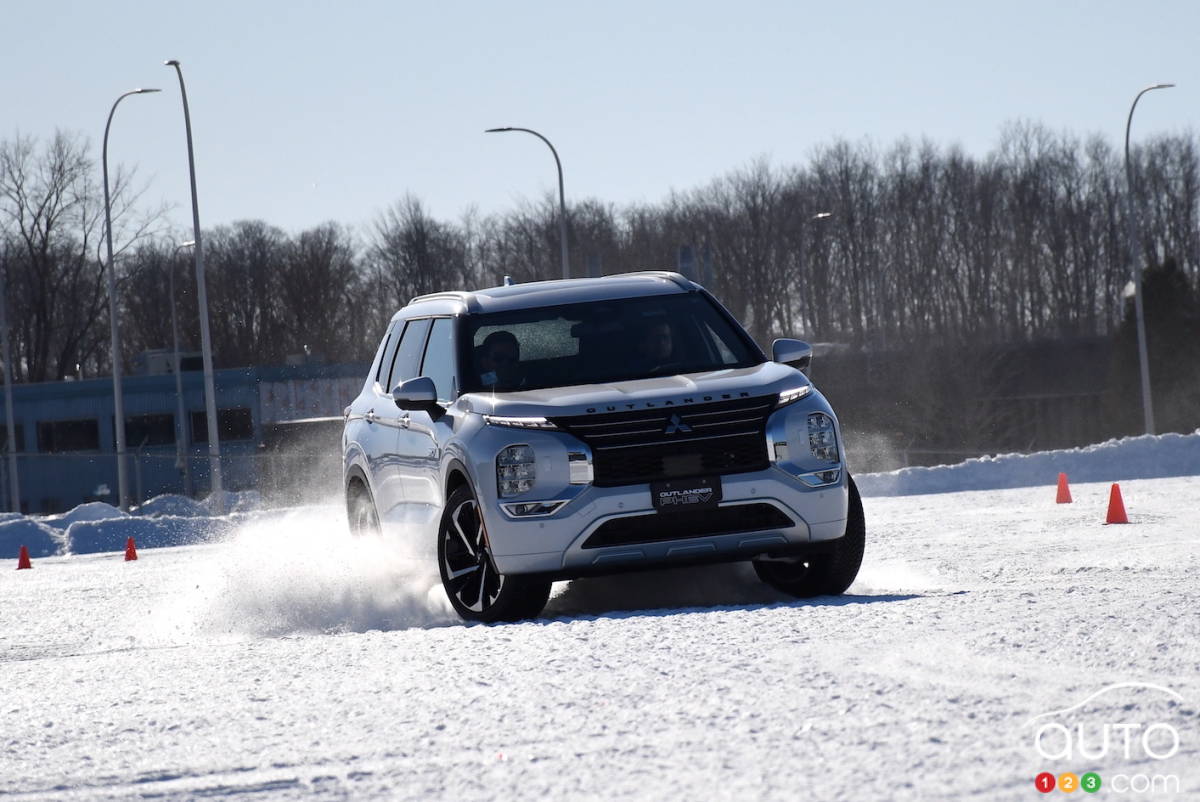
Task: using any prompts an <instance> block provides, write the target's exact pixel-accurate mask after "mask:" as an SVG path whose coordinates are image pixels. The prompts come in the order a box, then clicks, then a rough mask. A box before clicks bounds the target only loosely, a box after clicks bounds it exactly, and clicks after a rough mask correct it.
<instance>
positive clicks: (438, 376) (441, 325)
mask: <svg viewBox="0 0 1200 802" xmlns="http://www.w3.org/2000/svg"><path fill="white" fill-rule="evenodd" d="M455 353H456V352H455V350H454V319H453V318H449V317H439V318H438V319H436V320H434V321H433V329H432V330H431V331H430V333H429V344H428V345H426V346H425V359H424V360H422V362H421V372H420V374H419V375H421V376H428V377H429V378H431V379H433V384H434V386H435V387H437V397H438V400H439V401H444V402H446V403H449V402H450V401H451V400H452V399H453V398H454V393H455V391H456V390H457V386H456V384H455V381H454V373H455V370H454V362H455Z"/></svg>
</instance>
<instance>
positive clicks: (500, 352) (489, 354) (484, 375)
mask: <svg viewBox="0 0 1200 802" xmlns="http://www.w3.org/2000/svg"><path fill="white" fill-rule="evenodd" d="M479 381H480V383H481V384H483V386H484V387H490V388H492V389H497V390H498V389H508V388H513V387H517V386H519V385H520V384H521V344H520V343H519V342H517V338H516V336H514V335H513V333H512V332H511V331H503V330H501V331H493V332H492V333H491V334H489V335H488V336H487V337H485V338H484V340H483V345H481V346H479Z"/></svg>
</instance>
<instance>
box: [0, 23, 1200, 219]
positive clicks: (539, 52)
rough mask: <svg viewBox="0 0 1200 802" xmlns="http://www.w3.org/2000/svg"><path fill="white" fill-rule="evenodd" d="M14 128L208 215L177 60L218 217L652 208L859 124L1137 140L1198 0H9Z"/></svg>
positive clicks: (176, 207)
mask: <svg viewBox="0 0 1200 802" xmlns="http://www.w3.org/2000/svg"><path fill="white" fill-rule="evenodd" d="M0 9H2V13H3V26H2V27H3V28H4V30H5V34H4V48H3V50H2V51H0V66H2V69H0V97H2V98H3V106H2V109H3V111H2V112H0V138H5V139H8V138H11V137H12V136H14V135H15V134H16V133H17V132H20V133H22V134H27V135H34V136H37V137H40V138H46V137H49V136H51V135H52V134H53V132H54V130H55V129H56V128H60V129H65V130H70V131H80V132H82V133H83V134H85V135H86V136H88V137H90V138H91V140H92V142H93V145H94V150H95V154H96V156H97V159H98V158H99V152H100V141H101V138H102V135H103V131H104V121H105V118H106V116H107V114H108V109H109V107H110V106H111V104H112V102H113V100H114V99H115V98H116V97H117V96H118V95H119V94H120V93H121V92H123V91H125V90H127V89H131V88H133V87H136V86H158V87H161V88H163V89H164V91H163V92H162V93H161V94H158V95H147V96H140V97H131V98H128V99H126V100H125V101H123V103H122V104H121V107H120V109H119V110H118V112H117V115H116V118H115V119H114V122H113V129H112V133H111V135H110V141H109V158H110V167H111V166H113V165H115V164H117V163H122V164H126V165H136V166H137V168H138V171H139V175H140V176H141V178H143V179H146V180H149V181H150V182H151V183H150V187H149V191H148V194H147V196H146V198H147V200H149V201H162V202H165V203H167V204H169V205H171V206H172V207H173V209H172V211H171V219H172V220H173V221H175V222H177V223H178V224H179V225H180V226H183V225H185V224H187V223H189V222H190V208H189V206H188V183H187V170H186V167H187V161H186V158H187V157H186V149H185V142H184V136H183V116H182V110H181V106H180V101H179V93H178V86H177V83H176V82H175V77H174V72H173V71H172V70H169V69H168V68H166V67H163V66H162V61H163V60H164V59H167V58H177V59H179V60H180V61H181V62H182V63H183V68H184V77H185V79H186V80H187V84H188V95H189V100H190V102H191V110H192V121H193V128H194V136H195V144H196V160H197V169H198V174H199V175H198V185H199V192H200V212H201V221H202V223H203V224H204V225H205V226H212V225H217V224H222V223H228V222H231V221H233V220H238V219H245V218H261V219H264V220H267V221H268V222H270V223H274V224H276V225H279V226H281V227H282V228H284V229H286V230H288V231H298V230H300V229H303V228H305V227H307V226H311V225H314V224H317V223H320V222H324V221H326V220H335V221H337V222H340V223H347V224H350V225H353V226H356V227H358V228H359V229H360V230H361V229H364V228H366V227H367V226H368V225H369V224H370V222H371V221H372V220H374V219H375V218H376V217H377V216H378V214H379V213H380V212H381V211H382V210H383V209H384V208H385V207H386V206H388V205H389V204H391V203H393V202H394V201H395V200H397V199H398V198H400V197H401V196H402V195H403V194H404V193H405V192H412V193H414V194H415V195H417V196H418V197H419V198H421V199H422V200H423V201H425V203H426V204H427V206H428V207H429V209H430V210H431V211H432V212H433V213H434V214H435V215H437V216H438V217H440V218H443V219H449V218H456V217H457V216H458V215H459V214H460V213H461V212H462V211H463V210H465V209H467V208H468V207H471V206H474V207H477V208H478V209H479V210H480V211H481V212H483V213H489V212H496V211H503V210H506V209H509V208H512V207H513V206H515V205H517V204H519V203H521V202H522V201H523V200H527V199H539V198H541V197H542V195H543V194H544V193H546V192H549V191H551V190H553V189H555V187H556V179H555V173H554V164H553V160H552V159H551V157H550V154H549V152H548V151H547V150H546V149H545V146H544V145H542V144H541V143H540V142H538V141H537V140H536V139H534V138H533V137H530V136H527V135H524V134H491V135H484V134H483V133H482V131H483V129H485V128H489V127H495V126H504V125H513V126H524V127H528V128H534V129H537V130H539V131H541V132H542V133H543V134H545V135H546V136H547V137H549V138H550V139H551V140H552V141H553V142H554V144H555V146H556V147H557V148H558V151H559V153H560V155H561V157H562V160H563V166H564V171H565V176H566V191H567V196H568V200H571V199H578V198H582V197H594V198H599V199H601V200H603V201H606V202H612V203H616V204H624V203H629V202H655V201H658V200H661V199H662V198H664V197H665V196H666V195H667V194H668V193H669V192H670V191H671V190H672V189H679V190H686V189H690V188H693V187H696V186H699V185H702V184H703V183H705V182H707V181H708V180H710V179H711V178H714V177H716V176H717V175H720V174H722V173H724V172H726V171H728V170H730V169H733V168H736V167H739V166H741V165H744V164H746V163H747V162H749V161H750V160H752V159H754V158H755V157H758V156H766V157H768V158H769V159H771V160H772V161H773V162H775V163H777V164H795V163H803V162H805V161H806V160H807V159H808V158H809V157H810V156H811V154H812V152H813V150H814V148H816V147H819V146H821V145H823V144H828V143H830V142H832V141H833V140H834V139H835V138H838V137H842V138H846V139H850V140H854V141H858V140H863V139H868V140H870V141H872V142H874V143H876V144H878V145H881V146H886V145H889V144H891V143H892V142H894V141H896V140H897V139H899V138H901V137H904V136H909V137H913V138H919V137H922V136H924V137H928V138H929V139H931V140H933V141H934V142H937V143H940V144H950V143H958V144H960V145H962V146H963V147H964V148H965V149H966V150H968V151H969V152H972V153H976V154H983V153H985V152H987V151H988V150H989V149H990V148H991V147H992V146H993V144H994V143H995V142H996V140H997V137H998V136H999V132H1000V129H1001V127H1002V125H1003V124H1004V123H1005V122H1006V121H1012V120H1018V119H1028V120H1035V121H1040V122H1043V123H1045V124H1046V125H1048V126H1050V127H1051V128H1053V129H1070V130H1071V131H1074V132H1076V133H1080V134H1088V133H1093V132H1095V133H1101V134H1104V135H1106V136H1107V137H1109V139H1110V140H1111V141H1112V142H1113V143H1115V144H1119V143H1120V141H1121V138H1122V137H1123V135H1124V124H1125V115H1126V113H1127V112H1128V108H1129V103H1130V102H1131V101H1132V99H1133V96H1134V95H1135V94H1136V93H1137V91H1138V90H1139V89H1141V88H1142V87H1143V86H1145V85H1147V84H1150V83H1155V82H1159V81H1171V82H1175V83H1177V84H1179V86H1178V87H1177V88H1175V89H1171V90H1168V91H1164V92H1155V93H1152V94H1150V95H1147V96H1146V97H1144V98H1143V99H1142V102H1141V103H1140V104H1139V106H1138V112H1137V116H1136V118H1135V120H1134V139H1135V141H1136V140H1137V139H1138V138H1139V137H1144V136H1147V135H1151V134H1154V133H1163V132H1182V131H1185V130H1191V129H1193V128H1194V127H1195V125H1196V112H1197V109H1200V105H1198V103H1197V101H1198V100H1200V76H1198V75H1197V74H1196V73H1197V66H1196V65H1197V62H1196V57H1195V54H1196V53H1197V52H1198V51H1200V47H1198V45H1200V4H1196V3H1191V2H1174V3H1167V2H1141V3H1133V2H1128V0H1127V1H1126V2H1085V1H1083V0H1074V1H1073V2H1049V0H1043V1H1042V2H1025V0H1020V1H1019V2H1004V3H989V4H986V5H985V4H979V3H968V2H961V1H960V2H954V3H951V2H946V3H943V2H937V3H904V4H902V3H885V2H870V3H841V4H838V3H829V2H790V3H789V2H743V3H736V4H735V3H710V2H695V1H694V0H693V1H692V2H672V3H648V2H643V3H635V2H623V1H616V2H611V1H610V2H605V3H590V4H584V3H567V2H561V0H560V2H518V1H516V0H513V2H506V3H487V4H485V3H471V2H458V3H428V2H424V3H414V2H390V3H388V2H345V3H337V4H335V3H315V2H288V3H281V2H280V3H276V2H258V3H249V2H245V1H244V0H243V2H226V1H225V0H207V1H206V2H204V3H172V2H158V3H139V2H132V1H131V0H112V1H111V2H106V3H94V2H76V1H74V0H71V1H69V2H55V3H37V4H35V3H31V2H23V3H20V4H17V3H13V2H11V0H2V1H0Z"/></svg>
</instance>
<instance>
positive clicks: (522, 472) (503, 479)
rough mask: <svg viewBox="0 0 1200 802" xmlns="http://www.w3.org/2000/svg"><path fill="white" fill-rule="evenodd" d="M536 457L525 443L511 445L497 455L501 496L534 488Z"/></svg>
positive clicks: (498, 483) (498, 484) (497, 477)
mask: <svg viewBox="0 0 1200 802" xmlns="http://www.w3.org/2000/svg"><path fill="white" fill-rule="evenodd" d="M535 462H536V457H535V455H534V453H533V449H532V448H531V447H530V446H528V445H525V444H521V445H515V446H509V447H508V448H506V449H504V450H503V451H501V452H500V453H499V454H498V455H496V487H497V490H498V491H499V493H500V496H501V497H508V496H516V495H520V494H521V493H527V492H529V491H530V490H532V489H533V481H534V479H536V478H537V471H536V469H535Z"/></svg>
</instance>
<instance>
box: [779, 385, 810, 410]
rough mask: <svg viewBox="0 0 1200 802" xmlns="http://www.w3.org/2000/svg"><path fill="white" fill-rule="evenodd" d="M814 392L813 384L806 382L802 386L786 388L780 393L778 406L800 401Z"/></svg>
mask: <svg viewBox="0 0 1200 802" xmlns="http://www.w3.org/2000/svg"><path fill="white" fill-rule="evenodd" d="M811 392H812V385H811V384H805V385H802V386H800V387H794V388H792V389H791V390H784V391H783V392H782V393H780V394H779V403H778V404H777V405H776V406H781V407H782V406H787V405H788V404H790V403H792V402H793V401H799V400H800V399H801V398H804V397H805V396H806V395H808V394H809V393H811Z"/></svg>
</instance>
